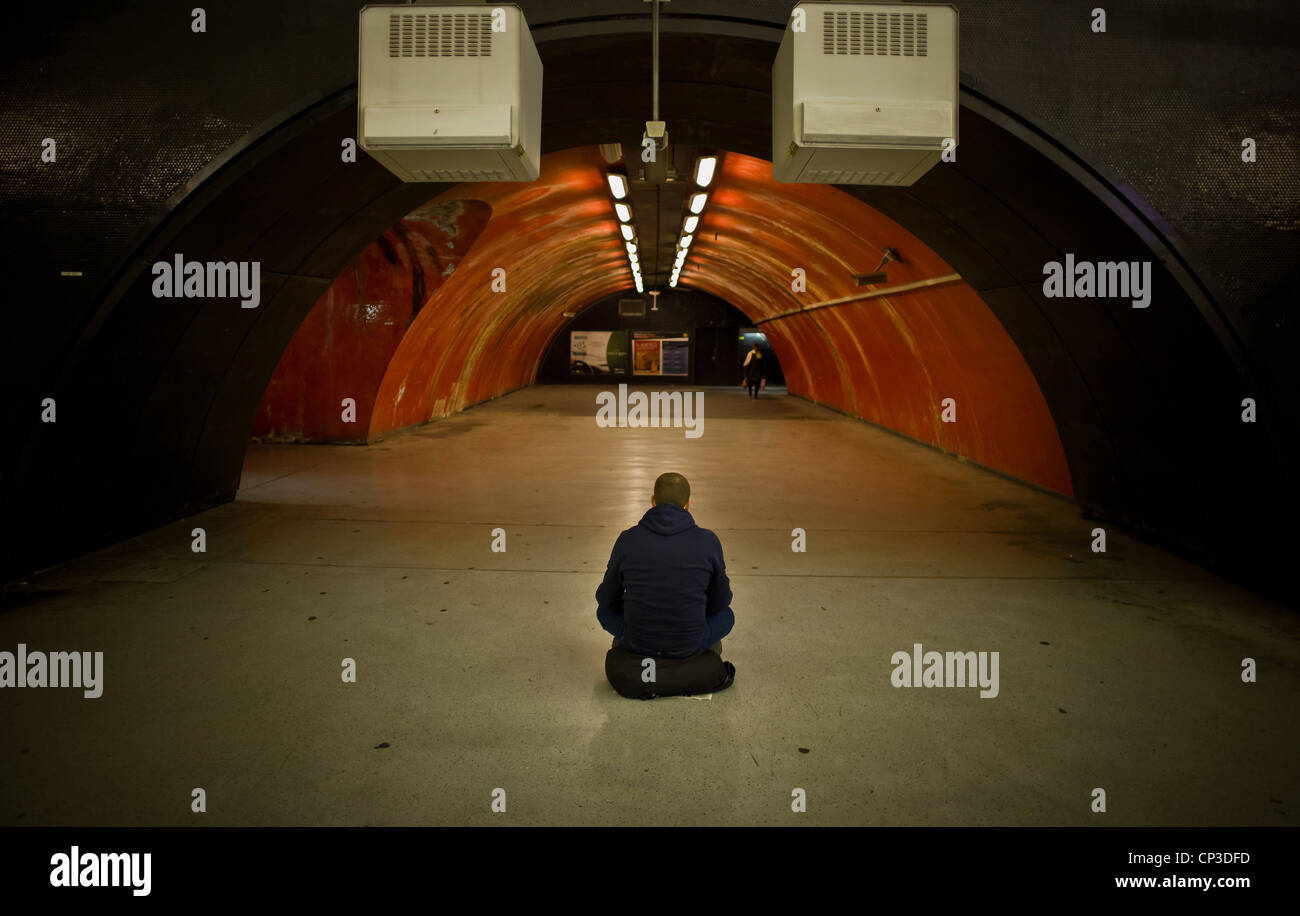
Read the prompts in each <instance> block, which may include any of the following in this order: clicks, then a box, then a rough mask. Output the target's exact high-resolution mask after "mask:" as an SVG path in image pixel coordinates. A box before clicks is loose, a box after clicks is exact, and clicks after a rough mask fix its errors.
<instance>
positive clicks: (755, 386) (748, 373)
mask: <svg viewBox="0 0 1300 916" xmlns="http://www.w3.org/2000/svg"><path fill="white" fill-rule="evenodd" d="M765 375H766V373H764V372H763V351H761V350H760V349H759V348H758V344H757V343H756V344H754V349H752V350H750V351H749V352H748V353H746V354H745V390H746V391H748V392H749V396H750V397H751V398H757V397H758V393H759V392H760V391H762V390H763V379H764V377H765Z"/></svg>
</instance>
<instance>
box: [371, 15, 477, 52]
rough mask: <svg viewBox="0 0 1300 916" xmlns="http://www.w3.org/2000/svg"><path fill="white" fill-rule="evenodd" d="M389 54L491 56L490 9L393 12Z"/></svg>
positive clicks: (389, 34)
mask: <svg viewBox="0 0 1300 916" xmlns="http://www.w3.org/2000/svg"><path fill="white" fill-rule="evenodd" d="M388 56H389V57H491V56H492V14H491V13H393V14H392V15H390V16H389V17H388Z"/></svg>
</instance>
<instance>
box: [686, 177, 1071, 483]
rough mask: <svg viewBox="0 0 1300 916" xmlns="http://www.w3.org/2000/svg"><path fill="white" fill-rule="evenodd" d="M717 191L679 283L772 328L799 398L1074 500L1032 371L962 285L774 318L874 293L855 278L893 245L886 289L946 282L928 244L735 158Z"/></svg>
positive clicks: (836, 198) (849, 200)
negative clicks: (799, 283)
mask: <svg viewBox="0 0 1300 916" xmlns="http://www.w3.org/2000/svg"><path fill="white" fill-rule="evenodd" d="M715 183H716V187H715V189H714V191H713V193H712V194H711V196H710V200H709V202H708V204H707V206H706V207H705V209H704V212H703V219H701V221H700V226H699V229H698V230H697V235H696V239H695V242H694V244H693V245H692V246H691V253H690V255H689V257H688V258H687V260H686V263H685V265H684V268H683V270H682V277H681V281H680V283H681V285H683V286H691V287H694V288H696V289H700V290H702V291H704V292H708V293H711V294H713V295H715V296H718V297H719V298H722V299H725V300H726V301H728V302H730V303H731V304H733V305H735V306H736V307H737V308H739V309H740V310H741V311H743V312H744V313H745V314H746V315H748V316H750V317H751V318H752V319H754V320H755V321H759V322H763V323H762V325H761V329H762V330H763V331H764V333H766V334H767V336H768V339H769V340H770V341H771V343H772V347H773V349H774V350H775V352H776V355H777V358H778V359H780V361H781V365H782V368H783V369H784V371H785V375H786V380H787V383H788V385H789V390H790V391H791V392H792V393H795V394H801V395H803V396H805V397H808V398H810V399H812V400H814V401H817V402H819V403H822V404H825V405H827V406H830V407H834V408H836V409H838V410H842V411H844V412H846V413H849V414H852V415H854V416H857V417H861V418H862V419H865V420H869V421H871V422H873V423H877V424H879V425H881V426H886V427H888V428H890V429H893V430H895V431H897V432H900V433H903V434H904V435H906V436H910V437H912V438H914V439H918V440H920V441H922V442H927V443H930V444H932V445H935V446H938V447H939V448H942V449H944V450H946V451H949V452H953V453H955V454H959V455H962V456H964V457H966V458H969V459H971V460H973V461H977V462H979V463H981V464H984V465H987V466H989V467H992V468H996V469H998V470H1001V471H1005V472H1006V473H1009V474H1011V475H1013V476H1015V477H1019V478H1021V479H1022V480H1027V481H1030V482H1032V483H1035V484H1038V485H1040V486H1043V487H1046V488H1048V489H1051V490H1055V491H1057V492H1059V493H1063V494H1066V495H1073V488H1072V485H1071V482H1070V473H1069V467H1068V465H1067V463H1066V459H1065V449H1064V448H1063V446H1062V445H1061V439H1060V436H1059V434H1058V433H1057V430H1056V424H1055V422H1054V421H1053V419H1052V415H1051V412H1050V410H1049V409H1048V405H1047V401H1046V399H1045V398H1044V397H1043V394H1042V391H1041V390H1040V389H1039V387H1038V383H1037V381H1036V380H1035V379H1034V376H1033V373H1032V372H1031V371H1030V369H1029V366H1028V364H1027V363H1026V362H1025V360H1024V357H1023V356H1022V355H1021V354H1020V351H1019V350H1018V349H1017V348H1016V346H1015V344H1014V342H1013V341H1012V340H1011V337H1010V335H1008V334H1007V332H1006V330H1005V329H1004V328H1003V327H1002V325H1001V323H1000V322H999V321H998V320H997V318H996V317H995V316H994V314H993V312H992V311H991V310H990V309H989V308H988V306H987V305H986V304H985V303H984V301H983V300H982V299H981V298H980V296H979V294H978V293H977V292H975V290H974V289H972V288H971V287H970V286H969V285H968V284H966V283H965V282H960V281H958V282H955V283H952V284H949V285H944V286H938V287H932V288H924V289H917V290H913V291H910V292H905V293H899V294H896V295H888V296H884V297H881V298H876V299H871V300H865V301H858V302H850V303H847V304H843V305H836V306H832V307H829V308H823V309H817V310H815V311H810V312H805V313H802V314H796V315H790V316H787V317H775V316H778V315H781V314H782V313H785V312H790V311H792V310H795V309H801V308H804V307H806V306H809V305H813V304H815V303H821V302H826V301H828V300H834V299H839V298H842V297H846V296H852V295H854V294H860V293H863V292H866V291H868V290H866V289H864V288H862V287H859V286H857V281H856V280H855V279H854V275H855V274H868V273H872V272H873V271H874V270H875V269H876V267H877V265H879V263H880V261H881V259H882V258H883V255H884V249H885V248H893V249H895V250H896V251H897V252H898V253H899V255H900V256H901V258H902V263H898V262H895V263H891V264H889V265H888V266H887V267H886V271H887V273H888V280H887V281H886V284H884V285H888V286H898V285H903V284H907V283H912V282H916V281H922V280H929V279H934V278H938V277H943V276H946V275H951V274H952V273H953V270H952V268H951V267H950V266H949V265H948V264H947V263H945V262H944V261H943V260H942V259H941V258H940V257H939V256H938V255H936V254H935V253H934V252H933V251H932V250H930V248H929V247H927V246H926V245H925V244H924V243H923V242H921V241H920V240H919V239H917V238H916V237H915V236H913V235H912V234H911V233H910V232H908V231H907V230H906V229H904V228H903V227H902V226H900V225H898V224H897V223H895V222H894V221H892V220H890V219H889V218H888V217H886V216H884V215H883V214H881V213H879V212H878V211H876V210H874V209H873V208H871V207H869V206H868V205H866V204H865V203H863V202H862V201H860V200H858V199H857V198H855V197H852V196H850V195H848V194H845V193H844V192H842V191H840V190H838V189H836V188H834V187H831V186H828V185H807V184H805V185H789V184H778V183H777V182H776V181H774V180H773V178H772V165H771V163H769V162H765V161H763V160H761V159H754V158H752V157H749V156H743V155H739V154H736V153H728V154H726V156H725V158H724V160H723V163H722V167H721V171H720V173H719V176H718V178H717V179H715ZM796 268H800V269H802V270H803V271H804V275H805V281H806V289H805V290H803V291H801V292H795V291H794V288H793V285H794V278H795V275H794V271H795V269H796ZM764 319H772V320H770V321H765V322H764ZM949 398H951V399H952V401H953V402H954V403H953V407H952V411H949V413H950V415H955V421H954V422H944V416H943V415H944V402H945V400H946V399H949Z"/></svg>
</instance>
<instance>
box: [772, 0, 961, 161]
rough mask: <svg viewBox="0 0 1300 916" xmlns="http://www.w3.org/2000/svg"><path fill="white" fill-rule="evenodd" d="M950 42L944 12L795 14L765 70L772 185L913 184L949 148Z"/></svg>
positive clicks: (954, 80) (891, 7) (881, 8)
mask: <svg viewBox="0 0 1300 916" xmlns="http://www.w3.org/2000/svg"><path fill="white" fill-rule="evenodd" d="M800 10H802V11H803V14H804V15H803V17H802V21H803V24H804V26H805V28H804V30H803V31H800V32H796V31H794V27H795V25H796V24H797V23H798V21H799V17H798V11H800ZM957 37H958V33H957V10H956V8H955V7H953V6H951V5H948V4H937V3H935V4H930V3H799V4H796V5H795V8H794V12H792V14H791V21H790V23H789V24H788V25H787V26H786V30H785V35H784V37H783V38H782V39H781V49H780V50H779V51H778V52H777V55H776V62H775V63H774V64H773V65H772V175H773V177H774V178H775V179H776V180H777V181H782V182H809V183H821V184H871V185H896V186H906V185H910V184H912V183H914V182H915V181H916V180H917V179H918V178H920V177H921V176H922V175H924V174H925V173H926V172H928V171H929V170H930V168H931V167H933V166H934V165H935V164H936V163H938V162H939V160H940V157H941V156H942V154H943V150H944V147H945V141H948V143H949V145H950V146H952V147H954V148H955V146H956V143H957V108H958V80H959V76H958V65H957Z"/></svg>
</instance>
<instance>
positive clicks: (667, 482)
mask: <svg viewBox="0 0 1300 916" xmlns="http://www.w3.org/2000/svg"><path fill="white" fill-rule="evenodd" d="M690 499H691V485H690V484H689V483H687V482H686V478H685V477H683V476H682V475H681V474H674V473H672V472H669V473H667V474H660V475H659V479H658V480H656V481H655V505H656V506H662V505H663V504H664V503H672V504H673V505H674V506H677V507H678V508H684V507H685V506H686V504H687V503H688V502H689V501H690Z"/></svg>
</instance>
